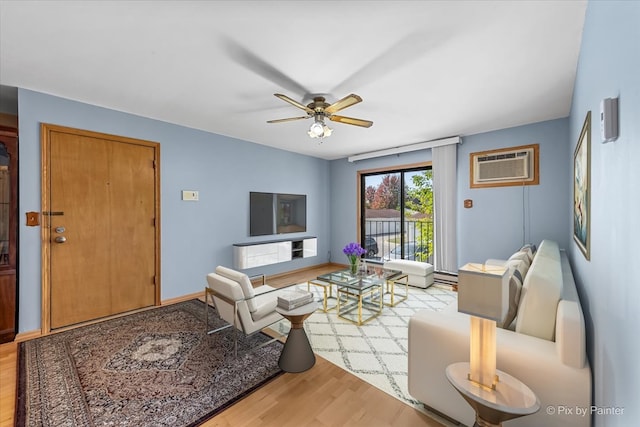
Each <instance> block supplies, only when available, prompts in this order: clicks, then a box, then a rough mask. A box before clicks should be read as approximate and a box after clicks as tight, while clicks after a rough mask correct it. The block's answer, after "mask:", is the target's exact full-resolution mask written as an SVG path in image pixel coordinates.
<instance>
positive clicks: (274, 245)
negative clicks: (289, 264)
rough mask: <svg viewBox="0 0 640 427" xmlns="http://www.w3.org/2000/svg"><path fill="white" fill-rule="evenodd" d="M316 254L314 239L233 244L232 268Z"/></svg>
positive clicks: (244, 267) (272, 262)
mask: <svg viewBox="0 0 640 427" xmlns="http://www.w3.org/2000/svg"><path fill="white" fill-rule="evenodd" d="M317 254H318V239H317V238H316V237H301V238H299V239H286V240H269V241H265V242H255V243H234V244H233V267H234V268H236V269H239V270H244V269H246V268H253V267H260V266H262V265H269V264H277V263H279V262H285V261H291V260H292V259H296V258H307V257H312V256H316V255H317Z"/></svg>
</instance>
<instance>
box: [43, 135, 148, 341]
mask: <svg viewBox="0 0 640 427" xmlns="http://www.w3.org/2000/svg"><path fill="white" fill-rule="evenodd" d="M52 132H59V133H69V134H72V135H78V136H84V137H88V138H99V139H103V140H109V141H113V142H115V143H126V144H135V145H142V146H145V147H151V148H153V150H154V158H155V161H154V171H155V173H154V183H155V188H154V194H155V203H154V215H155V227H154V228H155V278H156V283H155V284H156V286H155V302H154V304H155V306H159V305H160V295H161V292H160V289H161V288H160V284H161V280H160V224H161V222H160V144H159V143H157V142H153V141H145V140H142V139H135V138H128V137H124V136H118V135H111V134H106V133H100V132H93V131H88V130H82V129H76V128H71V127H66V126H59V125H54V124H50V123H41V124H40V159H41V171H42V173H41V178H42V181H41V187H40V191H41V206H42V226H41V234H42V250H41V279H42V314H41V322H40V328H41V333H42V334H48V333H50V332H51V274H50V271H51V262H50V260H51V258H50V255H51V228H50V216H49V212H50V210H51V209H50V206H51V198H50V196H51V195H50V193H49V191H47V190H48V189H49V188H50V181H51V166H50V160H51V157H50V153H49V146H50V144H51V133H52ZM116 243H117V242H114V244H116Z"/></svg>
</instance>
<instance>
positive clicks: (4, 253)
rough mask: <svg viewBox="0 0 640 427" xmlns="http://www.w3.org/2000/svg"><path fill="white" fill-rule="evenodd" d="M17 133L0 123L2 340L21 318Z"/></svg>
mask: <svg viewBox="0 0 640 427" xmlns="http://www.w3.org/2000/svg"><path fill="white" fill-rule="evenodd" d="M17 234H18V136H17V132H16V130H15V129H11V128H6V127H3V126H0V343H5V342H9V341H13V340H14V338H15V336H16V330H17V326H18V325H17V318H18V288H17V285H18V283H17V253H18V244H17V243H18V236H17Z"/></svg>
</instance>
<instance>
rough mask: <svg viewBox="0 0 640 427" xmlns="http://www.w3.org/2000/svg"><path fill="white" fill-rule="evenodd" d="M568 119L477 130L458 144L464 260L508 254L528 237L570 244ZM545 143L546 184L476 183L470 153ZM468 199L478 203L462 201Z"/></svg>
mask: <svg viewBox="0 0 640 427" xmlns="http://www.w3.org/2000/svg"><path fill="white" fill-rule="evenodd" d="M568 139H569V123H568V119H560V120H552V121H547V122H541V123H535V124H531V125H526V126H519V127H514V128H509V129H503V130H499V131H494V132H488V133H483V134H478V135H471V136H468V137H465V138H463V143H462V145H461V146H460V147H459V148H458V201H459V202H458V207H459V208H458V265H464V264H466V263H467V262H484V261H485V260H486V259H487V258H497V259H507V258H508V257H509V256H510V255H511V254H513V252H514V251H516V250H517V249H519V248H520V247H522V245H523V244H524V243H535V244H538V243H540V241H541V240H542V239H551V240H555V241H556V242H558V244H559V245H560V247H561V248H566V247H567V244H568V239H567V237H566V234H567V233H566V228H567V224H566V218H567V215H568V212H569V211H568V208H567V200H568V199H569V197H570V196H569V192H568V190H567V188H566V187H565V186H564V185H562V183H564V182H566V181H567V179H569V175H570V170H569V169H567V168H566V167H565V165H566V164H567V162H568V159H569V154H568V152H569V149H568ZM531 144H539V146H540V164H539V166H540V184H539V185H528V186H513V187H495V188H473V189H472V188H470V185H469V154H470V153H473V152H478V151H487V150H493V149H497V148H506V147H515V146H520V145H531ZM465 199H471V200H473V207H472V208H470V209H466V208H464V207H462V203H463V201H464V200H465Z"/></svg>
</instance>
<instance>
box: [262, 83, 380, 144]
mask: <svg viewBox="0 0 640 427" xmlns="http://www.w3.org/2000/svg"><path fill="white" fill-rule="evenodd" d="M274 95H275V96H277V97H278V98H280V99H282V100H283V101H285V102H288V103H289V104H291V105H293V106H296V107H298V108H300V109H301V110H304V111H306V113H307V115H306V116H300V117H289V118H287V119H277V120H268V121H267V123H283V122H291V121H294V120H302V119H310V118H313V119H314V120H313V124H312V125H311V127H310V128H309V132H307V133H308V134H309V136H310V137H311V138H320V139H322V138H324V137H327V136H329V135H331V132H332V131H333V129H331V128H330V127H329V126H327V125H326V124H325V123H324V119H325V118H328V119H329V120H331V121H333V122H339V123H345V124H348V125H354V126H361V127H365V128H368V127H371V125H372V124H373V122H372V121H369V120H362V119H354V118H353V117H345V116H337V115H335V114H334V113H336V112H338V111H340V110H343V109H345V108H347V107H351V106H352V105H354V104H357V103H359V102H362V98H360V97H359V96H358V95H356V94H353V93H352V94H351V95H347V96H345V97H344V98H342V99H340V100H339V101H336V102H334V103H333V104H328V103H327V102H326V101H325V99H324V97H323V96H316V97H314V98H313V102H311V103H309V104H307V105H303V104H301V103H299V102H298V101H296V100H293V99H291V98H289V97H288V96H286V95H282V94H280V93H275V94H274Z"/></svg>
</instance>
